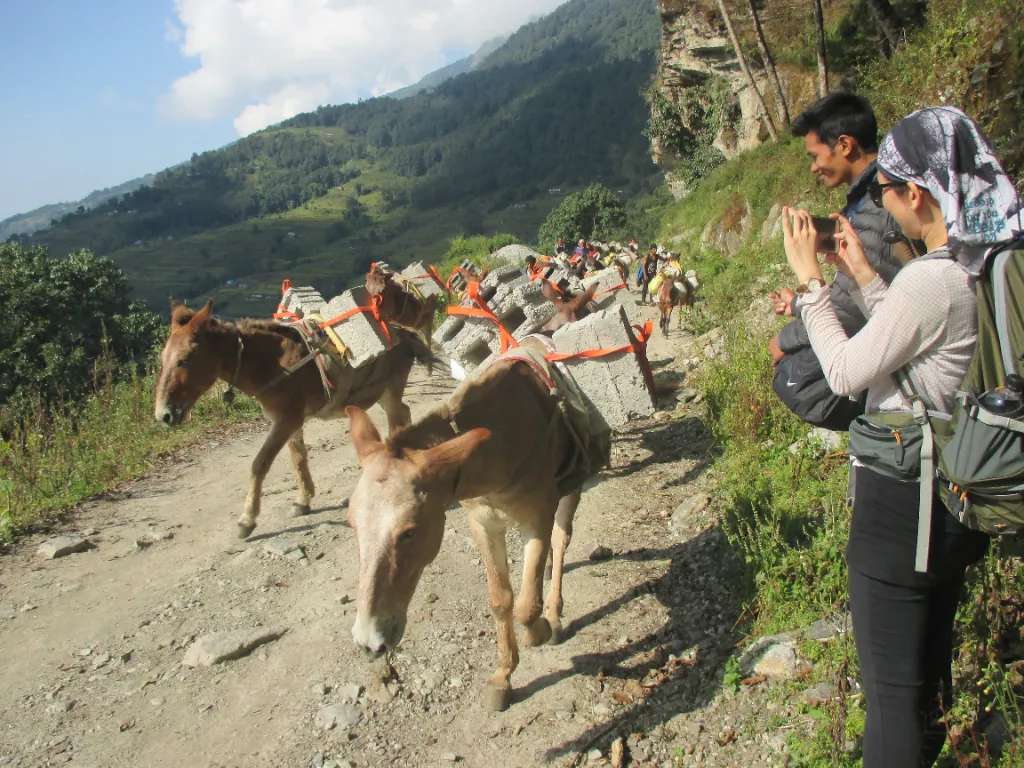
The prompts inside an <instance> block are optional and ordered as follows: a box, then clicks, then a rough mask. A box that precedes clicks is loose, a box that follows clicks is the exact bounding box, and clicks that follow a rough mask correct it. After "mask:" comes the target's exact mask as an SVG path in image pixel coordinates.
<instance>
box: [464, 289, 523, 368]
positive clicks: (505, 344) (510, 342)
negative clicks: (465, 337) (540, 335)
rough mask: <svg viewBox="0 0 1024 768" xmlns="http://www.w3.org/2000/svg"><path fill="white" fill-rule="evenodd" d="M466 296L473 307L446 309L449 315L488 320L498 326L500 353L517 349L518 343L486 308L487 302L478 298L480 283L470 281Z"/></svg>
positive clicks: (489, 309) (488, 308)
mask: <svg viewBox="0 0 1024 768" xmlns="http://www.w3.org/2000/svg"><path fill="white" fill-rule="evenodd" d="M466 296H467V297H469V300H470V301H472V302H473V303H474V304H476V306H475V307H461V306H456V307H448V314H449V315H463V316H465V317H482V318H484V319H486V320H490V321H491V322H492V323H494V324H495V325H496V326H498V336H499V338H500V339H501V347H500V349H501V351H502V352H507V351H508V349H509V348H510V347H518V346H519V342H517V341H516V340H515V339H514V338H512V334H511V333H509V332H508V331H507V330H506V329H505V326H504V325H502V324H501V320H499V319H498V316H497V315H496V314H494V312H492V311H491V308H490V307H488V306H487V302H485V301H484V300H483V299H481V298H480V283H479V282H477V281H476V280H470V281H469V285H467V286H466Z"/></svg>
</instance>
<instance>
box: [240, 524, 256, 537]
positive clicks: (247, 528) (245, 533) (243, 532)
mask: <svg viewBox="0 0 1024 768" xmlns="http://www.w3.org/2000/svg"><path fill="white" fill-rule="evenodd" d="M255 530H256V523H239V524H238V538H240V539H248V538H249V534H250V533H252V532H253V531H255Z"/></svg>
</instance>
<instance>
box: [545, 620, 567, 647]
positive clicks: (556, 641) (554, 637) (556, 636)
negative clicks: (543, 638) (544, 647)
mask: <svg viewBox="0 0 1024 768" xmlns="http://www.w3.org/2000/svg"><path fill="white" fill-rule="evenodd" d="M548 623H549V624H551V638H550V639H549V640H548V645H561V644H562V642H563V641H564V640H565V630H564V629H562V625H561V624H559V623H551V622H548Z"/></svg>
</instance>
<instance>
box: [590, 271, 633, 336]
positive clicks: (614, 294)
mask: <svg viewBox="0 0 1024 768" xmlns="http://www.w3.org/2000/svg"><path fill="white" fill-rule="evenodd" d="M580 282H581V287H582V289H583V290H584V291H586V290H588V289H589V288H590V287H591V286H593V285H596V286H597V293H596V294H595V296H594V303H595V304H597V308H598V309H608V308H609V307H612V306H615V305H618V306H621V307H622V308H623V309H624V310H625V311H626V317H627V318H628V319H629V321H630V322H631V323H635V322H637V321H638V319H639V311H638V310H637V306H636V299H634V298H633V296H632V294H630V292H629V289H628V288H617V289H616V286H621V285H622V284H623V283H624V282H626V281H624V280H623V279H622V275H621V274H619V270H618V269H616V268H615V267H609V268H608V269H602V270H601V271H599V272H593V273H591V274H589V275H587V276H586V277H584V278H583V280H581V281H580Z"/></svg>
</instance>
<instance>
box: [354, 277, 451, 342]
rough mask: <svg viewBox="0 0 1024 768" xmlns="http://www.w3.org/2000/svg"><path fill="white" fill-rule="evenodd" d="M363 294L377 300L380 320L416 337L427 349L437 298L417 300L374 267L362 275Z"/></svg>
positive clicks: (414, 295) (432, 328)
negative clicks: (363, 276)
mask: <svg viewBox="0 0 1024 768" xmlns="http://www.w3.org/2000/svg"><path fill="white" fill-rule="evenodd" d="M366 292H367V293H368V294H370V295H371V296H380V309H379V311H380V316H381V319H382V320H384V321H385V322H388V323H394V324H395V325H397V326H400V327H402V328H405V329H406V330H409V331H412V332H413V333H416V334H418V335H419V336H420V337H421V338H422V339H423V342H424V343H425V344H426V345H427V346H428V347H429V346H430V337H431V335H432V334H433V333H434V316H435V313H436V312H437V298H438V297H437V294H434V295H432V296H429V297H427V298H422V297H421V296H417V295H416V293H415V292H414V291H413V290H411V289H410V288H409V287H408V286H406V285H402V284H400V283H399V282H397V281H396V280H395V276H394V274H393V273H391V272H385V271H384V270H382V269H381V268H380V266H379V265H377V264H376V263H374V264H373V266H371V267H370V271H369V272H367V273H366Z"/></svg>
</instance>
